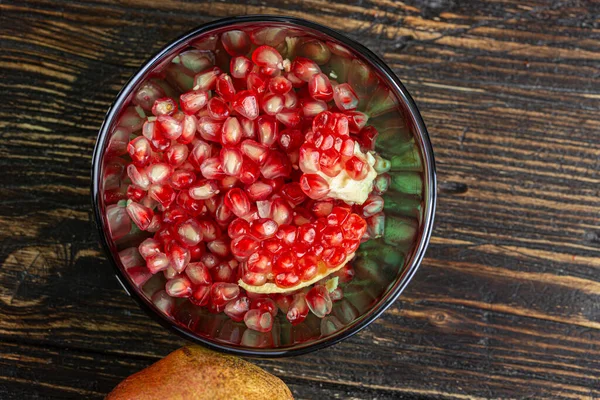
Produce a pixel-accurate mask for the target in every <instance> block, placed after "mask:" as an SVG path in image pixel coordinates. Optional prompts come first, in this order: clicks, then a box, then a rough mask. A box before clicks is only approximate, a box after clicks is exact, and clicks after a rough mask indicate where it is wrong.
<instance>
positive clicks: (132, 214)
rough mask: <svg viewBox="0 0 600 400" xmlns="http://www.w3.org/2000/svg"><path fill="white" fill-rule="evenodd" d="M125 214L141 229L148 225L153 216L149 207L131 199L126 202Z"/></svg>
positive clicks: (143, 229)
mask: <svg viewBox="0 0 600 400" xmlns="http://www.w3.org/2000/svg"><path fill="white" fill-rule="evenodd" d="M127 214H128V215H129V218H131V220H132V221H133V222H134V223H135V224H136V225H137V226H138V228H140V229H141V230H142V231H145V230H146V229H147V228H148V226H150V223H151V222H152V217H154V212H153V211H152V210H151V209H150V208H148V207H146V206H143V205H142V204H140V203H136V202H133V201H131V202H129V204H127Z"/></svg>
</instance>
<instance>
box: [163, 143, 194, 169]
mask: <svg viewBox="0 0 600 400" xmlns="http://www.w3.org/2000/svg"><path fill="white" fill-rule="evenodd" d="M189 152H190V151H189V149H188V147H187V146H186V145H184V144H179V143H178V144H175V145H173V146H171V147H169V149H168V150H167V151H166V152H165V154H164V157H165V161H167V162H168V163H169V165H171V166H173V167H179V166H180V165H181V164H183V163H184V162H185V161H186V160H187V157H188V154H189Z"/></svg>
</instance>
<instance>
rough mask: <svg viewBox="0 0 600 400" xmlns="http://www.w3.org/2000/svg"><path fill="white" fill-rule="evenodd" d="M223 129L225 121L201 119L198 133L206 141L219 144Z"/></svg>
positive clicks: (208, 118) (205, 117) (207, 117)
mask: <svg viewBox="0 0 600 400" xmlns="http://www.w3.org/2000/svg"><path fill="white" fill-rule="evenodd" d="M222 129H223V121H218V120H216V119H213V118H211V117H209V116H204V117H201V118H200V119H199V120H198V133H200V136H201V137H202V139H204V140H208V141H211V142H217V143H219V142H220V141H221V131H222Z"/></svg>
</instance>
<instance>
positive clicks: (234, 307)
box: [223, 296, 250, 322]
mask: <svg viewBox="0 0 600 400" xmlns="http://www.w3.org/2000/svg"><path fill="white" fill-rule="evenodd" d="M249 309H250V299H249V298H248V297H246V296H243V297H238V298H237V299H235V300H232V301H230V302H229V303H227V305H226V306H225V310H223V312H224V313H225V314H226V315H227V316H228V317H229V318H231V319H232V320H234V321H235V322H241V321H243V320H244V316H245V315H246V313H247V312H248V310H249Z"/></svg>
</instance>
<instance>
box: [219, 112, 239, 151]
mask: <svg viewBox="0 0 600 400" xmlns="http://www.w3.org/2000/svg"><path fill="white" fill-rule="evenodd" d="M242 134H243V131H242V125H241V124H240V121H239V120H238V119H237V118H236V117H229V118H227V119H226V120H225V122H224V123H223V128H222V132H221V143H222V144H223V145H224V146H235V145H236V144H238V143H239V142H240V140H241V139H242Z"/></svg>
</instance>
